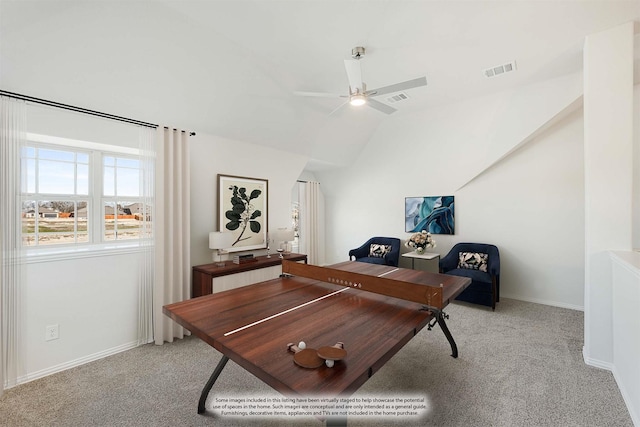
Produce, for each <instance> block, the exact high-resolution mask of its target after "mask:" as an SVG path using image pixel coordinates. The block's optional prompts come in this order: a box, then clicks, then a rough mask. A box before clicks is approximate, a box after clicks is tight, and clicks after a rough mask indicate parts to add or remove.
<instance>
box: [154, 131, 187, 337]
mask: <svg viewBox="0 0 640 427" xmlns="http://www.w3.org/2000/svg"><path fill="white" fill-rule="evenodd" d="M156 147H157V148H156V155H157V158H156V169H155V210H154V212H153V214H154V218H153V221H152V222H153V225H154V233H155V247H156V250H155V265H156V268H155V279H154V290H153V330H154V332H153V336H154V340H155V343H156V344H158V345H160V344H163V343H164V341H167V342H173V339H174V338H183V337H184V335H185V333H186V331H185V330H184V329H183V328H182V327H181V326H179V325H178V324H177V323H175V322H174V321H173V320H171V319H170V318H169V317H167V316H165V315H164V314H163V313H162V307H163V306H164V305H166V304H171V303H174V302H178V301H183V300H186V299H189V298H190V296H191V290H190V275H191V266H190V259H189V258H190V250H189V248H190V236H189V234H190V229H189V203H190V199H189V196H190V189H189V133H188V132H185V131H180V130H175V129H163V128H158V132H157V135H156Z"/></svg>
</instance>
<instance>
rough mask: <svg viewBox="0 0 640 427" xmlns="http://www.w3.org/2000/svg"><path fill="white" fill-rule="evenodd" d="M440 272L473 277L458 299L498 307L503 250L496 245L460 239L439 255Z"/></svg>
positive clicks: (493, 307)
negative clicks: (459, 241)
mask: <svg viewBox="0 0 640 427" xmlns="http://www.w3.org/2000/svg"><path fill="white" fill-rule="evenodd" d="M440 273H444V274H451V275H453V276H463V277H468V278H470V279H471V284H470V285H469V287H468V288H467V289H465V290H464V291H463V292H462V293H461V294H460V295H459V296H458V297H457V298H456V299H458V300H461V301H467V302H472V303H475V304H482V305H486V306H489V307H491V308H492V309H493V310H495V309H496V302H499V301H500V253H499V251H498V248H497V247H495V246H494V245H489V244H486V243H457V244H456V245H454V246H453V248H451V250H450V251H449V253H448V254H447V255H446V256H445V257H444V258H442V259H440Z"/></svg>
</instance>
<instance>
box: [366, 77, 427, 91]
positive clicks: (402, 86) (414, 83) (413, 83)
mask: <svg viewBox="0 0 640 427" xmlns="http://www.w3.org/2000/svg"><path fill="white" fill-rule="evenodd" d="M426 85H427V78H426V77H418V78H417V79H413V80H407V81H406V82H402V83H396V84H394V85H389V86H384V87H379V88H378V89H371V90H368V91H366V92H365V95H368V96H380V95H385V94H387V93H393V92H400V91H403V90H407V89H413V88H414V87H420V86H426Z"/></svg>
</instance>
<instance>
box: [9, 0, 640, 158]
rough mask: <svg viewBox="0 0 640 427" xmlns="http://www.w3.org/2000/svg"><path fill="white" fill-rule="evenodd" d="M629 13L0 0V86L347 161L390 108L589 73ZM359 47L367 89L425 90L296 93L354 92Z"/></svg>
mask: <svg viewBox="0 0 640 427" xmlns="http://www.w3.org/2000/svg"><path fill="white" fill-rule="evenodd" d="M631 20H636V21H640V1H638V0H636V1H605V0H602V1H516V0H504V1H416V0H414V1H403V0H396V1H391V0H388V1H381V0H378V1H373V0H372V1H363V0H358V1H354V0H339V1H321V0H307V1H287V0H282V1H275V0H263V1H260V0H254V1H247V0H228V1H220V0H218V1H193V0H183V1H166V0H156V1H58V0H47V1H6V0H0V89H2V90H6V91H11V92H18V93H21V94H25V95H29V96H34V97H39V98H45V99H50V100H53V101H57V102H62V103H67V104H72V105H77V106H80V107H84V108H89V109H93V110H98V111H103V112H107V113H111V114H116V115H121V116H128V117H132V118H135V119H138V120H143V121H148V122H152V123H159V124H165V125H171V126H176V127H181V128H185V129H189V130H193V131H196V132H205V133H208V134H212V135H219V136H222V137H226V138H231V139H237V140H240V141H246V142H252V143H256V144H261V145H266V146H270V147H273V148H277V149H281V150H287V151H292V152H296V153H299V154H304V155H307V156H309V158H310V163H309V169H311V170H313V169H320V168H324V167H332V166H336V165H347V164H349V162H351V161H352V160H353V159H354V158H355V156H357V155H358V153H359V152H360V150H362V148H363V147H364V146H365V145H366V143H367V141H368V140H369V138H370V136H371V135H372V134H373V132H375V130H376V128H377V126H378V125H379V124H380V123H381V121H383V120H394V119H395V118H396V117H402V116H403V115H406V114H410V113H412V112H415V111H417V110H424V109H429V108H436V107H438V106H440V105H443V104H446V103H452V102H455V101H458V100H461V99H465V98H469V97H477V96H482V95H486V94H489V93H493V92H497V91H504V90H510V89H515V88H517V87H519V86H521V85H527V84H531V83H535V82H538V81H541V80H545V79H549V78H553V77H557V76H562V75H566V74H569V73H575V72H580V71H581V69H582V46H583V41H584V38H585V36H587V35H589V34H592V33H596V32H598V31H602V30H605V29H608V28H611V27H613V26H615V25H618V24H621V23H624V22H628V21H631ZM637 39H638V37H636V40H637ZM638 45H640V43H636V58H639V57H640V54H638ZM355 46H364V47H365V48H366V54H365V56H364V58H363V59H362V60H361V67H362V74H363V80H364V82H366V84H367V87H368V88H376V87H380V86H386V85H389V84H393V83H397V82H401V81H405V80H410V79H413V78H416V77H420V76H426V78H427V82H428V84H427V86H425V87H420V88H415V89H411V90H408V91H406V92H405V93H406V95H408V99H406V100H404V101H400V102H397V103H394V104H393V106H394V107H395V108H397V110H398V111H397V112H396V113H394V114H392V115H386V114H384V113H381V112H379V111H377V110H374V109H371V108H366V107H365V108H363V107H360V108H357V107H351V106H346V107H344V108H341V109H339V110H338V111H337V112H335V113H333V114H331V113H332V111H334V110H335V109H336V108H337V107H338V106H339V105H340V104H341V103H342V102H344V101H343V100H342V99H339V98H335V99H333V98H305V97H299V96H295V95H294V92H295V91H313V92H331V93H337V94H347V93H348V81H347V76H346V73H345V69H344V64H343V60H344V59H350V58H351V49H352V48H353V47H355ZM512 61H515V63H516V70H515V71H513V72H510V73H505V74H503V75H501V76H497V77H493V78H487V77H485V76H484V74H483V71H484V70H485V69H487V68H490V67H494V66H497V65H501V64H505V63H509V62H512ZM638 68H640V67H639V66H637V65H636V70H637V69H638ZM378 99H379V100H380V101H382V102H388V101H387V100H386V97H382V96H381V97H380V98H378Z"/></svg>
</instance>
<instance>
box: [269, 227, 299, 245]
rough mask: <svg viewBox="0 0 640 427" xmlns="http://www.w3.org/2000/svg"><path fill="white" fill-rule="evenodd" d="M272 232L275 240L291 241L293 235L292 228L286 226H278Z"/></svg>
mask: <svg viewBox="0 0 640 427" xmlns="http://www.w3.org/2000/svg"><path fill="white" fill-rule="evenodd" d="M274 234H275V236H274V237H275V238H274V241H275V242H292V241H293V239H294V237H295V235H294V233H293V230H292V229H288V228H278V229H277V230H276V232H275V233H274Z"/></svg>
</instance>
